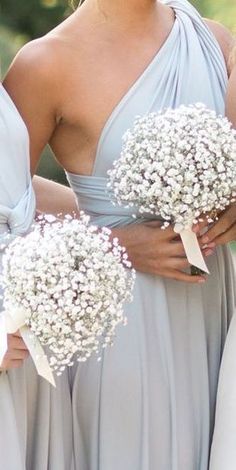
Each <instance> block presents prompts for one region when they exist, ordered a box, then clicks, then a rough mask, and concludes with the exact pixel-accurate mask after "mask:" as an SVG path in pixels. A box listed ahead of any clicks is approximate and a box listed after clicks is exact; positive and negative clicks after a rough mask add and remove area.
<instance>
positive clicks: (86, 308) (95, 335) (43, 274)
mask: <svg viewBox="0 0 236 470" xmlns="http://www.w3.org/2000/svg"><path fill="white" fill-rule="evenodd" d="M127 268H128V269H127ZM3 284H4V287H5V290H4V309H5V313H4V316H5V322H6V326H7V331H8V332H9V333H10V332H15V331H16V330H17V329H18V328H19V329H20V331H21V333H22V336H23V338H24V340H25V341H26V343H27V345H28V347H29V349H30V352H31V353H32V357H33V359H34V360H35V363H36V366H37V369H38V372H39V373H40V374H41V375H43V376H44V377H46V378H47V379H48V380H49V381H50V382H51V383H54V379H53V375H52V371H53V370H54V371H56V372H57V374H58V375H60V373H61V372H62V371H63V370H64V369H65V367H66V366H71V365H72V364H73V360H74V355H75V356H76V358H77V360H78V361H85V360H86V359H87V358H89V357H90V355H91V354H92V352H94V351H95V352H99V351H100V350H101V347H105V346H107V345H110V344H112V341H113V338H114V334H115V329H116V327H117V325H118V324H120V323H122V322H125V317H124V314H123V304H124V302H127V301H130V300H131V297H132V296H131V291H132V288H133V284H134V271H133V270H132V269H131V264H130V262H129V261H128V259H127V254H126V252H125V249H124V248H122V247H120V246H119V243H118V240H117V239H113V241H111V239H110V231H109V230H108V229H107V228H102V229H100V230H98V229H97V227H95V226H92V225H90V221H89V217H88V216H86V215H84V214H82V215H81V218H80V219H75V218H72V217H70V216H67V217H66V218H65V219H64V220H63V221H59V220H57V219H54V218H52V216H49V217H47V219H46V220H45V218H42V220H41V223H38V224H36V225H35V227H34V229H33V230H32V231H31V233H29V234H28V235H27V236H25V237H23V238H17V239H16V240H15V241H14V242H12V243H11V244H10V246H9V247H8V249H7V250H6V254H5V255H4V257H3ZM42 346H43V347H45V346H46V349H45V348H44V350H43V349H42V348H41V347H42ZM45 352H46V354H45ZM47 357H48V358H47Z"/></svg>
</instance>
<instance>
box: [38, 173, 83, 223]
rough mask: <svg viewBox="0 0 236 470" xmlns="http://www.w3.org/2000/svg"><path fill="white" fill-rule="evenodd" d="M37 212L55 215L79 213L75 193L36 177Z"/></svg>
mask: <svg viewBox="0 0 236 470" xmlns="http://www.w3.org/2000/svg"><path fill="white" fill-rule="evenodd" d="M33 186H34V190H35V194H36V207H37V211H39V212H45V213H48V214H49V213H50V214H54V215H58V214H62V215H66V214H77V215H78V213H79V211H78V207H77V204H76V198H75V195H74V193H73V191H72V190H71V189H70V188H67V187H66V186H64V185H62V184H59V183H55V182H54V181H51V180H47V179H45V178H41V177H40V176H34V178H33Z"/></svg>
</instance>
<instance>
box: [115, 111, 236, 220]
mask: <svg viewBox="0 0 236 470" xmlns="http://www.w3.org/2000/svg"><path fill="white" fill-rule="evenodd" d="M108 176H109V182H108V188H109V191H110V192H111V193H113V194H112V199H113V200H116V202H117V204H119V205H122V204H123V205H125V206H126V207H135V208H136V210H138V212H139V213H140V214H144V216H145V215H147V214H151V215H153V216H154V217H159V218H161V219H163V221H165V222H164V223H163V228H165V227H167V226H168V225H169V224H170V223H172V224H180V226H181V227H189V226H191V225H192V224H193V223H197V221H198V219H199V217H200V216H201V215H202V214H206V216H207V217H208V214H209V213H211V212H212V211H214V210H215V209H219V210H224V209H225V208H226V207H227V206H228V205H229V204H231V203H232V202H234V199H235V190H236V131H235V130H233V129H232V126H231V124H230V123H229V121H228V120H227V119H226V118H223V117H222V116H217V115H216V113H215V111H213V110H210V109H207V108H206V107H205V106H204V105H202V104H199V103H198V104H195V105H190V106H180V107H179V108H177V109H167V110H164V111H160V112H158V113H150V114H146V115H145V116H143V117H137V118H136V120H135V122H134V126H133V129H130V130H129V131H127V132H126V134H125V136H124V138H123V147H122V152H121V157H120V159H119V160H116V161H115V162H114V166H113V168H112V169H111V170H109V171H108ZM134 216H137V213H135V214H134Z"/></svg>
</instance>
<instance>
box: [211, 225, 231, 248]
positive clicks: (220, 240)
mask: <svg viewBox="0 0 236 470" xmlns="http://www.w3.org/2000/svg"><path fill="white" fill-rule="evenodd" d="M235 240H236V225H233V226H232V227H231V228H230V229H229V230H227V231H226V232H225V233H223V234H222V235H220V236H219V237H216V238H215V240H214V242H215V244H216V245H226V244H227V243H230V242H232V241H235Z"/></svg>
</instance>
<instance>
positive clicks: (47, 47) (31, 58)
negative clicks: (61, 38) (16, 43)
mask: <svg viewBox="0 0 236 470" xmlns="http://www.w3.org/2000/svg"><path fill="white" fill-rule="evenodd" d="M59 56H60V52H59V48H58V46H57V44H56V41H55V40H53V39H52V38H51V37H47V36H45V37H43V38H40V39H36V40H34V41H31V42H29V43H28V44H26V45H25V46H24V47H23V48H22V49H21V50H20V51H19V52H18V54H17V55H16V57H15V59H14V60H13V62H12V64H11V66H10V68H9V71H8V73H7V75H6V77H5V80H4V85H5V86H6V87H7V86H8V85H10V83H11V81H12V80H14V81H16V82H18V83H21V84H22V85H24V84H26V83H28V84H30V83H31V82H32V83H34V87H35V86H36V85H37V84H39V85H40V84H41V85H42V86H44V85H45V83H46V82H47V83H48V84H49V83H50V81H53V77H54V74H55V72H56V70H58V61H59Z"/></svg>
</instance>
